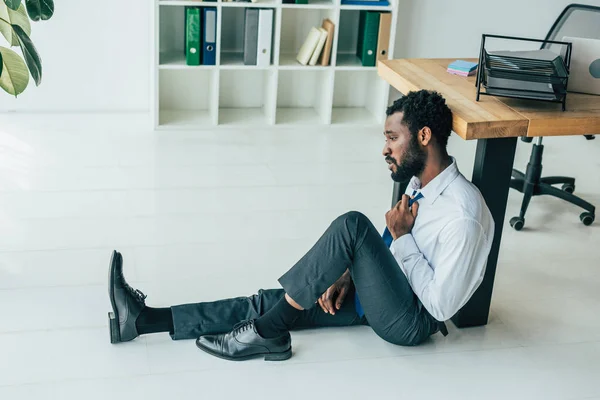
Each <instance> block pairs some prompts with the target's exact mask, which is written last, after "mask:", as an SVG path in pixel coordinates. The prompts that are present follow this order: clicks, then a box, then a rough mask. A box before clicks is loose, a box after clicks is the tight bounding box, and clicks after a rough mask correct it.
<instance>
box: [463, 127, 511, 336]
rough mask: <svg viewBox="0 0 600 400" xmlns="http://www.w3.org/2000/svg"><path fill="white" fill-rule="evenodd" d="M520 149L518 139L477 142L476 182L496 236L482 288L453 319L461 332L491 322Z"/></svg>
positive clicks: (474, 174) (474, 177) (474, 179)
mask: <svg viewBox="0 0 600 400" xmlns="http://www.w3.org/2000/svg"><path fill="white" fill-rule="evenodd" d="M516 147H517V138H516V137H514V138H498V139H479V140H478V141H477V153H476V155H475V165H474V166H473V179H472V181H473V183H474V184H475V185H476V186H477V187H478V188H479V190H480V191H481V194H482V195H483V197H484V199H485V201H486V203H487V205H488V207H489V208H490V211H491V212H492V216H493V218H494V222H495V232H494V240H493V243H492V249H491V251H490V255H489V257H488V262H487V268H486V271H485V276H484V278H483V282H482V283H481V286H479V288H478V289H477V290H476V291H475V293H474V294H473V296H472V297H471V299H470V300H469V301H468V302H467V304H465V306H464V307H463V308H462V309H461V310H459V311H458V312H457V313H456V315H455V316H454V317H452V322H454V324H455V325H456V326H457V327H459V328H464V327H469V326H479V325H485V324H487V322H488V316H489V312H490V303H491V300H492V289H493V286H494V277H495V275H496V263H497V262H498V251H499V249H500V240H501V239H502V228H503V227H504V214H505V212H506V202H507V200H508V191H509V189H510V179H511V172H512V168H513V162H514V158H515V150H516Z"/></svg>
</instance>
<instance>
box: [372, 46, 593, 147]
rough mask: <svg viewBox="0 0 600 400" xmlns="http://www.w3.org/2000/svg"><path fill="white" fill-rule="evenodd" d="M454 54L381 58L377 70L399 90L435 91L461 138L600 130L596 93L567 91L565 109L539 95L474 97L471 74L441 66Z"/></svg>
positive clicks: (559, 133)
mask: <svg viewBox="0 0 600 400" xmlns="http://www.w3.org/2000/svg"><path fill="white" fill-rule="evenodd" d="M463 59H464V58H463ZM454 60H456V59H454V58H453V59H449V58H448V59H442V58H435V59H397V60H385V61H379V62H378V66H377V71H378V73H379V76H380V77H381V78H383V79H384V80H386V81H387V82H388V83H389V84H390V85H391V86H393V87H395V88H396V89H397V90H398V91H399V92H400V93H408V92H409V91H411V90H421V89H429V90H436V91H437V92H439V93H440V94H441V95H442V96H444V98H445V99H446V102H447V104H448V106H449V107H450V109H451V110H452V113H453V114H454V121H453V124H452V130H454V132H456V133H457V134H458V135H459V136H461V137H462V138H463V139H466V140H471V139H484V138H497V137H515V136H566V135H584V134H600V96H593V95H585V94H579V93H568V94H567V103H566V111H564V112H563V111H561V105H560V104H558V103H548V102H543V101H534V100H520V99H509V98H503V97H494V96H486V95H482V96H480V97H479V101H476V100H475V99H476V97H477V87H476V86H475V76H470V77H462V76H458V75H452V74H449V73H448V72H446V68H447V66H448V64H450V63H451V62H452V61H454ZM464 60H470V61H474V62H477V61H478V60H477V59H464Z"/></svg>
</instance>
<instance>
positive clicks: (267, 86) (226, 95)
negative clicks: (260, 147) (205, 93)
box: [219, 69, 277, 125]
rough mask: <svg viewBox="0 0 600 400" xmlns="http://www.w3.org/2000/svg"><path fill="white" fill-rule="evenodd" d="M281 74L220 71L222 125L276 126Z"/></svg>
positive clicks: (220, 114) (270, 71) (257, 71)
mask: <svg viewBox="0 0 600 400" xmlns="http://www.w3.org/2000/svg"><path fill="white" fill-rule="evenodd" d="M276 84H277V71H275V70H258V69H257V70H246V71H243V72H240V71H228V70H223V71H221V72H220V83H219V124H220V125H232V124H233V125H235V124H242V125H247V124H249V123H250V124H253V125H264V124H268V125H270V124H273V123H275V94H276V91H275V86H276Z"/></svg>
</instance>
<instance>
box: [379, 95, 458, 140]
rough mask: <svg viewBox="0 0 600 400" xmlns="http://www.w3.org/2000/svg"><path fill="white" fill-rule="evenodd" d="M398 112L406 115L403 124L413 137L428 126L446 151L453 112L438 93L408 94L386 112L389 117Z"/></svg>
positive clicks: (403, 117)
mask: <svg viewBox="0 0 600 400" xmlns="http://www.w3.org/2000/svg"><path fill="white" fill-rule="evenodd" d="M397 112H402V113H403V114H404V115H403V116H402V122H403V123H404V124H406V126H408V130H409V131H410V133H411V134H412V135H416V134H417V132H419V130H420V129H421V128H423V127H424V126H428V127H429V129H431V133H432V135H433V136H434V137H435V139H436V141H437V142H438V144H439V145H440V146H441V148H442V149H443V150H445V149H446V146H447V145H448V138H449V137H450V133H451V132H452V111H451V110H450V108H449V107H448V106H447V105H446V100H445V99H444V98H443V97H442V96H441V95H440V94H439V93H438V92H436V91H430V90H419V91H413V92H408V93H407V94H406V95H405V96H402V97H400V98H399V99H398V100H396V101H394V103H393V104H392V105H391V106H389V107H388V108H387V110H386V114H387V116H388V117H389V116H390V115H392V114H394V113H397Z"/></svg>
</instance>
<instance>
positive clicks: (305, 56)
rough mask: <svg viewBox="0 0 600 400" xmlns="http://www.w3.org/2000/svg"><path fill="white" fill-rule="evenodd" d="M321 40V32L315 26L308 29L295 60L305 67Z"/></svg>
mask: <svg viewBox="0 0 600 400" xmlns="http://www.w3.org/2000/svg"><path fill="white" fill-rule="evenodd" d="M320 39H321V31H320V30H319V28H317V27H316V26H313V27H311V28H310V31H309V32H308V35H307V36H306V39H305V40H304V43H303V44H302V46H301V47H300V50H299V51H298V54H297V55H296V60H297V61H298V62H299V63H300V64H302V65H307V64H308V63H309V61H310V58H311V57H312V55H313V53H314V51H315V48H316V47H317V44H318V43H319V40H320Z"/></svg>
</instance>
